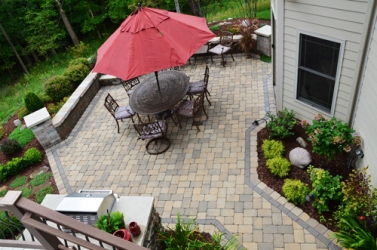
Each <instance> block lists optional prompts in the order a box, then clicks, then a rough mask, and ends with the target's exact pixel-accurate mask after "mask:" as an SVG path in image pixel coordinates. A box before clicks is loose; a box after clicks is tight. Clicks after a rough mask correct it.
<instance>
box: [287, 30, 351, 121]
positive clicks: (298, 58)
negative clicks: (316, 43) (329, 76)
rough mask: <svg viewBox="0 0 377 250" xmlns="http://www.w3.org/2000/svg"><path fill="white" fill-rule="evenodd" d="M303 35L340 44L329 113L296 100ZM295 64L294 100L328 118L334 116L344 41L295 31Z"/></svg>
mask: <svg viewBox="0 0 377 250" xmlns="http://www.w3.org/2000/svg"><path fill="white" fill-rule="evenodd" d="M301 34H303V35H308V36H312V37H316V38H320V39H324V40H328V41H331V42H336V43H339V44H340V48H339V56H338V67H337V70H336V75H335V84H334V92H333V98H332V102H331V110H330V112H328V111H325V110H324V109H323V108H322V107H321V106H319V105H318V104H314V103H309V101H308V102H305V101H302V100H299V99H297V89H298V72H299V70H298V68H299V66H298V65H299V60H300V49H301V48H300V35H301ZM296 47H297V49H296V64H295V82H294V89H295V91H294V100H295V101H296V102H298V103H300V104H302V105H304V106H306V107H309V108H311V109H314V110H316V111H318V112H320V113H323V114H327V115H330V116H334V113H335V106H336V99H337V96H338V89H339V82H340V73H341V71H342V67H343V56H344V49H345V40H341V39H338V38H334V37H329V36H325V35H322V34H318V33H313V32H308V31H304V30H297V32H296Z"/></svg>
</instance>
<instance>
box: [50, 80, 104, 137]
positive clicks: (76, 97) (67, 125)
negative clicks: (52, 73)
mask: <svg viewBox="0 0 377 250" xmlns="http://www.w3.org/2000/svg"><path fill="white" fill-rule="evenodd" d="M99 77H100V74H97V73H90V74H89V75H87V77H86V78H85V79H84V81H82V83H81V84H80V85H79V87H78V88H77V89H76V90H75V91H74V92H73V94H72V95H71V97H70V98H69V99H68V100H67V102H66V103H65V104H64V105H63V107H62V108H61V109H60V110H59V112H58V113H57V114H56V115H55V117H54V118H53V119H52V125H53V126H54V127H55V129H56V131H57V133H58V134H59V136H60V138H61V139H63V140H64V139H65V138H67V137H68V135H69V134H70V133H71V131H72V130H73V128H74V127H75V125H76V123H77V122H78V121H79V119H80V117H81V116H82V114H83V113H84V112H85V110H86V108H87V107H88V106H89V104H90V102H91V101H92V99H93V98H94V97H95V95H96V94H97V92H98V90H99V89H100V88H101V84H100V82H99Z"/></svg>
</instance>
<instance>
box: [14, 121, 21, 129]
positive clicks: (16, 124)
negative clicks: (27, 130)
mask: <svg viewBox="0 0 377 250" xmlns="http://www.w3.org/2000/svg"><path fill="white" fill-rule="evenodd" d="M13 124H14V126H15V127H18V126H20V125H21V121H20V120H19V119H16V120H14V121H13Z"/></svg>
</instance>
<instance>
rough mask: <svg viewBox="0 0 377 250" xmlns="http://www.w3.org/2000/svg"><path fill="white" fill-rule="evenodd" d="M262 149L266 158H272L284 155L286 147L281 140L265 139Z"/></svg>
mask: <svg viewBox="0 0 377 250" xmlns="http://www.w3.org/2000/svg"><path fill="white" fill-rule="evenodd" d="M262 150H263V154H264V158H265V159H272V158H275V157H280V156H282V155H283V153H284V151H285V148H284V145H283V143H282V142H281V141H276V140H264V141H263V144H262Z"/></svg>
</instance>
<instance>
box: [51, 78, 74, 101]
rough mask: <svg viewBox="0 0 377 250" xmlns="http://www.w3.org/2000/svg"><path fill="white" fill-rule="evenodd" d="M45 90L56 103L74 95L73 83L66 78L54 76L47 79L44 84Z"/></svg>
mask: <svg viewBox="0 0 377 250" xmlns="http://www.w3.org/2000/svg"><path fill="white" fill-rule="evenodd" d="M44 88H45V91H46V94H47V95H49V96H50V97H51V98H52V100H54V101H56V102H58V101H60V100H62V99H63V98H64V97H66V96H69V95H71V93H72V88H71V83H70V82H69V79H68V78H67V77H66V76H54V77H51V78H49V79H47V80H46V81H45V82H44Z"/></svg>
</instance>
